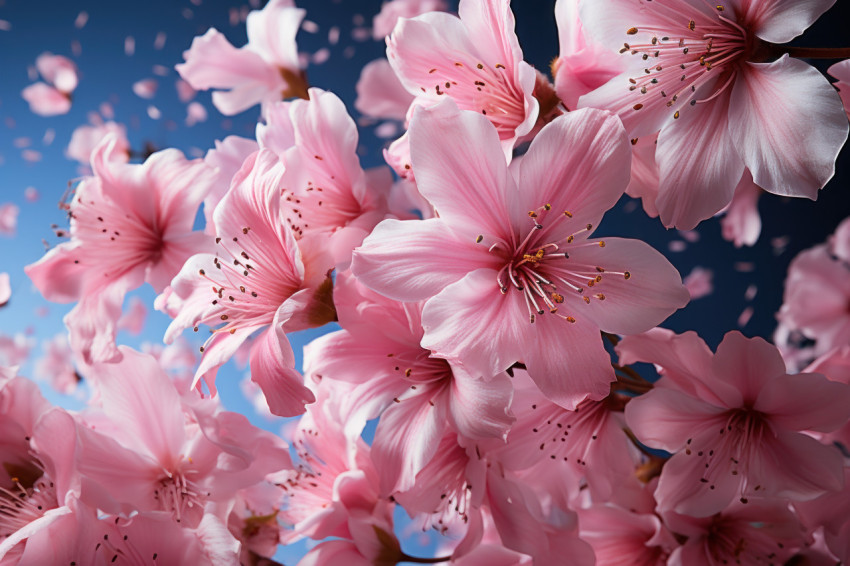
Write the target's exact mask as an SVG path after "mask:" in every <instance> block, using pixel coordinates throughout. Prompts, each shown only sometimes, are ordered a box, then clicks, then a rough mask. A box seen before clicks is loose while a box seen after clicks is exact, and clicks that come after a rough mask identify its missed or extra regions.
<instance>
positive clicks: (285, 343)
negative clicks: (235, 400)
mask: <svg viewBox="0 0 850 566" xmlns="http://www.w3.org/2000/svg"><path fill="white" fill-rule="evenodd" d="M251 380H252V381H254V382H255V383H256V384H257V385H259V386H260V389H262V390H263V394H264V395H265V396H266V401H268V404H269V409H271V412H272V413H273V414H275V415H278V416H281V417H294V416H296V415H300V414H302V413H303V412H304V411H305V408H304V405H305V404H307V403H313V402H315V400H316V398H315V396H314V395H313V392H312V391H310V390H309V389H308V388H307V387H305V386H304V378H303V377H302V376H301V374H300V373H298V371H296V370H295V355H294V354H293V352H292V346H290V345H289V340H288V339H287V338H286V334H285V333H284V332H283V328H281V325H280V324H279V323H278V321H277V315H276V316H275V321H274V322H273V323H272V325H271V327H269V329H268V330H266V331H265V332H264V333H263V334H262V336H260V337H259V338H258V339H257V340H256V342H255V343H254V346H253V348H252V350H251Z"/></svg>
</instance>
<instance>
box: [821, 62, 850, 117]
mask: <svg viewBox="0 0 850 566" xmlns="http://www.w3.org/2000/svg"><path fill="white" fill-rule="evenodd" d="M826 72H827V73H829V74H830V75H832V76H833V77H835V78H836V79H838V81H837V82H836V83H835V87H836V88H837V89H838V95H839V96H840V97H841V102H842V103H844V111H845V112H846V113H847V117H848V118H850V98H848V97H850V59H847V60H845V61H841V62H840V63H836V64H835V65H833V66H832V67H830V68H829V69H827V70H826Z"/></svg>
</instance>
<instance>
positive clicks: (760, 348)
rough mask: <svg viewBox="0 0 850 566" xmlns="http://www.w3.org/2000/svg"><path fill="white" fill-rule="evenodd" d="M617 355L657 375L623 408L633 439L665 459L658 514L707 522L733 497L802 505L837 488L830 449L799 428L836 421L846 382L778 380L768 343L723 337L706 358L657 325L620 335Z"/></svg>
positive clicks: (695, 340) (693, 342) (778, 365)
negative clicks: (649, 366)
mask: <svg viewBox="0 0 850 566" xmlns="http://www.w3.org/2000/svg"><path fill="white" fill-rule="evenodd" d="M618 352H619V354H620V363H621V364H629V363H633V362H635V361H646V362H653V363H655V364H656V365H658V366H661V368H663V370H664V371H663V375H664V378H663V379H662V380H661V381H659V382H658V383H657V384H656V387H655V388H654V389H653V390H652V391H650V392H649V393H647V394H645V395H641V396H640V397H637V398H635V399H632V400H631V401H630V402H629V404H628V405H627V406H626V422H627V424H628V425H629V427H630V428H631V429H632V430H633V431H634V433H635V435H636V436H637V438H638V439H640V441H641V442H643V443H645V444H646V445H647V446H650V447H653V448H660V449H662V450H667V451H669V452H672V453H674V455H673V457H672V458H671V459H670V460H669V461H668V462H667V463H666V464H665V465H664V468H663V470H662V473H661V479H660V481H659V484H658V490H657V492H656V499H657V500H658V505H659V508H661V509H665V510H666V509H670V510H673V511H676V512H677V513H683V514H687V515H690V516H692V517H709V516H711V515H713V514H715V513H718V512H719V511H721V510H723V509H724V508H725V507H726V506H727V505H729V504H730V503H731V502H732V501H733V499H734V500H738V501H740V502H741V503H744V504H746V503H748V502H749V501H750V500H756V499H768V498H776V497H786V498H791V499H794V500H807V499H812V498H814V497H817V496H818V495H820V494H822V493H824V492H825V491H828V490H834V489H837V488H839V487H840V486H841V484H842V481H843V478H842V477H841V473H842V472H841V467H842V466H841V455H840V453H839V452H838V451H837V450H836V449H835V448H833V447H830V446H824V445H822V444H820V443H818V442H817V441H816V440H814V439H813V438H811V437H810V436H807V435H805V434H800V432H801V431H808V430H813V431H822V432H829V431H833V430H836V429H837V428H839V427H841V426H842V425H844V424H845V423H846V422H847V420H848V418H850V386H847V385H845V384H842V383H836V382H832V381H829V380H827V379H826V378H825V377H824V376H822V375H819V374H798V375H787V374H786V370H785V364H784V362H783V361H782V358H781V356H780V355H779V352H778V351H777V350H776V348H775V347H773V346H771V345H770V344H768V343H767V342H765V341H764V340H763V339H761V338H753V339H748V338H745V337H744V336H743V335H742V334H741V333H739V332H729V333H727V334H726V336H725V337H724V339H723V342H721V344H720V346H718V348H717V353H716V354H712V353H711V351H710V350H709V349H708V347H707V346H706V345H705V343H704V342H703V341H702V340H700V339H699V337H697V335H696V334H695V333H693V332H688V333H685V334H683V335H675V334H673V333H671V332H669V331H665V330H663V329H654V330H652V331H650V332H647V333H645V334H643V335H638V336H631V337H628V336H627V337H626V338H624V339H623V340H622V341H621V342H620V345H619V346H618ZM786 462H792V463H793V464H792V465H787V464H786Z"/></svg>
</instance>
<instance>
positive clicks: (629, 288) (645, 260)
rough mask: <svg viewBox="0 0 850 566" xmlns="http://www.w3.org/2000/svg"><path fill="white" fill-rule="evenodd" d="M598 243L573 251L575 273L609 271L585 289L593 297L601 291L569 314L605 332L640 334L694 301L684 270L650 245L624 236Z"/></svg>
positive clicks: (593, 241)
mask: <svg viewBox="0 0 850 566" xmlns="http://www.w3.org/2000/svg"><path fill="white" fill-rule="evenodd" d="M597 242H598V241H597V240H588V241H587V243H586V245H583V246H574V247H571V248H569V250H570V251H569V254H570V259H569V261H570V263H571V265H572V266H573V267H572V268H573V269H575V270H577V271H590V272H599V269H595V267H594V266H597V267H600V268H602V269H603V270H604V271H603V272H601V273H600V274H599V275H601V277H602V279H601V281H597V282H596V284H595V285H594V286H593V288H592V289H591V288H587V289H585V293H587V294H588V295H592V294H594V293H598V294H596V295H594V296H595V298H592V299H591V300H590V302H581V301H578V300H576V301H574V303H576V304H577V305H576V306H574V307H573V312H571V313H570V314H572V315H573V316H574V317H576V318H581V317H585V318H589V319H590V320H591V321H593V323H594V324H596V325H597V326H598V327H599V328H601V329H602V330H604V331H606V332H612V333H615V334H636V333H638V332H643V331H645V330H649V328H651V327H653V326H655V325H657V324H659V323H660V322H662V321H663V320H664V319H665V318H667V317H668V316H670V315H671V314H672V313H673V312H675V311H676V309H679V308H682V307H684V306H685V305H686V304H687V302H688V300H689V298H690V297H689V295H688V291H687V289H685V287H684V286H683V285H682V279H681V277H680V275H679V272H678V271H676V268H675V267H673V266H672V265H671V264H670V262H669V261H667V259H666V258H665V257H664V256H663V255H661V254H660V253H659V252H657V251H656V250H654V249H652V248H651V247H650V246H649V245H648V244H645V243H644V242H641V241H640V240H629V239H624V238H606V239H605V240H604V243H605V247H600V246H598V245H596V244H597ZM606 272H609V273H606ZM624 273H628V274H629V277H628V279H627V278H626V276H625V275H623V274H624ZM597 279H598V277H597ZM600 295H601V296H602V297H603V298H602V299H599V296H600Z"/></svg>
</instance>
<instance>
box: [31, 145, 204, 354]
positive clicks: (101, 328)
mask: <svg viewBox="0 0 850 566" xmlns="http://www.w3.org/2000/svg"><path fill="white" fill-rule="evenodd" d="M116 151H121V149H120V145H119V142H118V141H117V138H115V137H111V136H110V137H109V138H107V139H106V140H104V142H103V143H102V144H101V145H99V146H98V148H97V149H96V150H95V153H94V155H93V156H92V169H93V170H94V176H93V177H87V178H85V179H83V180H82V181H81V182H80V184H79V185H77V187H76V190H75V192H74V195H73V197H72V200H71V202H70V203H69V204H67V210H68V214H69V216H70V217H71V228H70V236H71V239H70V241H67V242H64V243H61V244H59V245H58V246H56V247H54V248H53V249H51V250H50V251H48V252H47V253H46V254H45V255H44V257H42V258H41V259H40V260H39V261H38V262H36V263H33V264H30V265H29V266H27V267H26V269H25V271H26V273H27V275H29V276H30V279H32V281H33V283H34V284H35V286H36V287H37V288H38V289H39V291H41V293H42V294H43V295H44V296H45V298H47V299H48V300H51V301H55V302H62V303H69V302H73V301H78V303H77V305H76V306H75V307H74V309H73V310H71V312H70V313H68V315H66V317H65V324H66V325H67V326H68V329H69V331H70V335H71V345H72V347H74V349H75V350H77V351H78V352H80V353H81V355H82V356H83V359H84V360H85V361H86V363H93V362H98V361H117V360H119V359H120V353H119V352H118V350H117V349H116V347H115V335H116V333H117V330H118V328H117V323H118V319H119V318H120V317H121V306H122V304H123V302H124V295H125V294H126V293H127V292H128V291H130V290H132V289H135V288H136V287H138V286H140V285H141V284H142V283H144V282H145V281H147V282H148V283H150V284H151V285H152V286H153V287H154V289H155V290H157V291H162V290H163V289H164V288H165V287H166V285H168V283H169V282H170V281H171V278H172V277H174V275H176V274H177V272H178V271H179V270H180V267H181V266H182V265H183V262H184V261H185V260H186V258H188V257H189V256H190V255H191V254H193V253H195V252H197V251H198V250H199V249H203V246H204V244H205V243H206V238H205V237H204V235H203V234H202V233H201V232H193V231H192V224H193V223H194V217H195V212H196V210H197V208H198V205H199V204H200V203H201V200H203V198H204V197H205V196H206V193H207V192H208V191H209V183H210V182H211V177H212V175H211V172H210V170H209V169H208V168H207V167H206V166H205V165H204V164H203V162H201V161H199V160H196V161H188V160H186V158H185V157H183V154H182V153H180V152H179V151H177V150H176V149H167V150H165V151H160V152H158V153H155V154H153V155H152V156H151V157H150V158H148V160H147V161H145V163H144V164H142V165H129V164H126V163H123V162H122V161H121V160H118V159H114V158H112V157H111V156H112V154H114V153H115V152H116Z"/></svg>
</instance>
